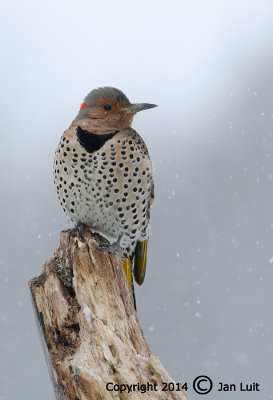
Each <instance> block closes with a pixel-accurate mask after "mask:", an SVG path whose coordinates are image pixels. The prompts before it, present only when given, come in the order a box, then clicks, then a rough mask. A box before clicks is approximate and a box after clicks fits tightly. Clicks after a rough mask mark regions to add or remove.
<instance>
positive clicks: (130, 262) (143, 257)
mask: <svg viewBox="0 0 273 400" xmlns="http://www.w3.org/2000/svg"><path fill="white" fill-rule="evenodd" d="M147 244H148V239H146V240H144V241H143V242H137V245H136V248H135V251H134V253H133V254H132V256H129V257H128V258H127V259H126V260H124V261H123V268H124V271H125V275H126V278H127V282H128V285H129V287H130V289H131V291H132V293H133V297H134V304H135V309H136V299H135V292H134V283H133V274H132V269H133V267H134V278H135V281H136V283H138V284H139V285H142V283H143V281H144V278H145V273H146V262H147Z"/></svg>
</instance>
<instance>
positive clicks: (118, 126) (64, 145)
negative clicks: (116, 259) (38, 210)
mask: <svg viewBox="0 0 273 400" xmlns="http://www.w3.org/2000/svg"><path fill="white" fill-rule="evenodd" d="M154 107H157V105H156V104H150V103H131V102H130V101H129V99H128V98H127V96H126V95H125V94H124V93H123V92H122V91H121V90H119V89H116V88H114V87H99V88H98V89H93V90H92V91H91V92H90V93H89V94H88V95H87V96H86V97H85V98H84V101H83V103H82V104H81V106H80V109H79V112H78V114H77V116H76V118H75V119H74V120H73V121H72V123H71V125H70V126H69V127H68V129H67V130H65V132H64V133H63V135H62V136H61V139H60V141H59V144H58V146H57V149H56V152H55V157H54V185H55V189H56V192H57V195H58V199H59V202H60V205H61V207H62V208H63V210H64V212H65V213H66V215H67V217H68V219H69V220H70V221H71V222H72V224H73V225H74V228H72V231H73V229H74V230H77V229H79V230H80V229H81V228H82V227H84V226H85V227H88V228H89V229H90V230H91V231H92V232H96V233H99V234H100V235H101V236H103V237H104V238H105V239H106V240H107V242H104V243H102V244H101V247H102V248H103V249H105V250H107V251H108V252H120V253H121V257H122V262H123V268H124V271H125V275H126V278H127V282H128V285H129V287H130V289H131V291H132V292H133V295H134V285H133V275H134V280H135V281H136V282H137V284H139V285H142V283H143V281H144V278H145V272H146V261H147V244H148V239H149V230H150V225H149V224H150V207H151V205H152V203H153V200H154V181H153V168H152V163H151V159H150V156H149V153H148V149H147V146H146V144H145V142H144V140H143V139H142V137H141V136H140V135H139V134H138V133H137V132H136V131H135V130H134V129H133V128H132V127H131V124H132V121H133V118H134V116H135V115H136V114H137V113H138V112H140V111H143V110H147V109H150V108H154ZM134 301H135V296H134Z"/></svg>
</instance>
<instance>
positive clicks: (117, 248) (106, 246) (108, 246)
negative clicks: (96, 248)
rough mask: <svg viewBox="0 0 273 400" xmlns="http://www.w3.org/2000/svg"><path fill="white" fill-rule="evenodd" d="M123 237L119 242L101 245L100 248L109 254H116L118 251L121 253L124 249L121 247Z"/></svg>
mask: <svg viewBox="0 0 273 400" xmlns="http://www.w3.org/2000/svg"><path fill="white" fill-rule="evenodd" d="M121 238H122V235H120V236H119V238H118V240H117V241H116V242H114V243H112V244H110V243H101V245H100V248H101V249H103V250H106V251H107V252H108V253H115V252H116V251H118V252H120V251H121V250H122V249H121V247H120V241H121Z"/></svg>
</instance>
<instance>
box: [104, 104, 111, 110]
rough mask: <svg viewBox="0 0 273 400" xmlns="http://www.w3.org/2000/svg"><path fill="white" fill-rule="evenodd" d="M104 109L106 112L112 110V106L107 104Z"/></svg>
mask: <svg viewBox="0 0 273 400" xmlns="http://www.w3.org/2000/svg"><path fill="white" fill-rule="evenodd" d="M104 109H105V110H106V111H110V110H112V106H111V104H105V106H104Z"/></svg>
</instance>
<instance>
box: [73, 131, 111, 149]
mask: <svg viewBox="0 0 273 400" xmlns="http://www.w3.org/2000/svg"><path fill="white" fill-rule="evenodd" d="M118 132H119V131H115V132H111V133H106V134H103V135H97V134H95V133H92V132H89V131H86V130H84V129H82V128H81V127H80V126H78V127H77V137H78V141H79V143H80V144H81V145H82V146H83V147H84V148H85V150H86V151H88V153H93V152H94V151H97V150H99V149H100V148H101V147H102V146H103V145H104V143H105V142H107V140H109V139H111V138H112V137H113V136H114V135H116V134H117V133H118Z"/></svg>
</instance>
